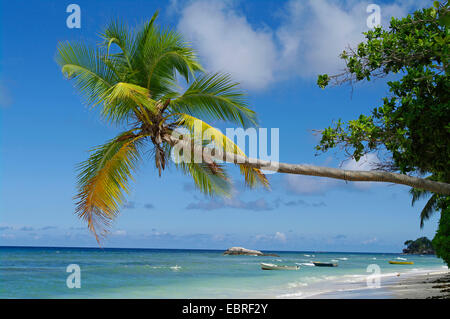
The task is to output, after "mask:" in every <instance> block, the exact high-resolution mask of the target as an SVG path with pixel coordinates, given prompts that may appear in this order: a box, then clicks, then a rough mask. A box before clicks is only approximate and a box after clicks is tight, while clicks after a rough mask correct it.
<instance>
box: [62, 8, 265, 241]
mask: <svg viewBox="0 0 450 319" xmlns="http://www.w3.org/2000/svg"><path fill="white" fill-rule="evenodd" d="M156 16H157V13H155V15H154V16H153V18H152V19H151V20H150V21H149V22H147V23H145V24H144V25H143V26H142V27H141V28H140V29H138V30H137V32H132V31H130V30H129V29H128V27H127V26H126V25H124V24H122V23H119V22H117V21H113V22H111V23H110V24H109V25H108V26H107V27H106V28H105V29H104V31H103V33H102V34H101V38H102V41H101V43H100V45H99V47H98V48H92V47H89V46H87V45H84V44H81V43H68V42H67V43H59V45H58V53H57V57H56V60H57V63H58V64H59V65H60V67H61V69H62V72H63V74H64V75H65V76H66V77H67V78H68V79H72V80H73V81H74V85H75V87H76V88H77V89H78V91H79V92H80V93H81V94H82V95H83V97H84V99H85V101H86V102H87V104H88V105H90V106H100V107H101V115H102V116H103V117H104V118H105V119H107V120H108V121H109V122H112V123H115V124H120V125H122V126H126V127H127V128H128V129H127V130H126V131H124V132H122V133H121V134H119V135H118V136H116V137H115V138H113V139H111V140H110V141H108V142H107V143H106V144H104V145H101V146H98V147H97V148H95V149H93V150H92V154H91V155H90V156H89V158H88V159H87V160H86V161H85V162H83V163H81V164H80V165H79V175H78V193H77V195H76V199H77V201H78V202H77V207H76V213H77V214H78V215H79V216H80V217H81V218H82V219H84V220H85V221H86V222H87V224H88V227H89V229H90V230H91V231H92V232H93V233H94V234H95V237H96V239H97V241H99V239H100V237H103V236H104V235H105V234H106V233H107V228H108V226H109V225H110V223H111V221H112V220H113V219H114V217H116V215H117V214H118V212H119V209H120V206H121V205H122V203H123V201H124V195H125V194H126V193H127V192H128V191H129V181H130V180H131V179H132V173H133V172H134V171H135V169H136V167H137V165H138V164H139V162H140V160H141V158H142V154H143V153H144V152H145V151H146V150H149V151H150V152H151V154H152V156H153V158H154V160H155V165H156V167H157V169H158V171H159V175H160V176H161V171H162V170H164V169H165V167H166V165H167V164H168V160H167V159H168V157H169V156H170V153H171V150H172V148H173V146H174V145H175V142H174V140H173V137H172V136H173V134H174V133H176V132H177V130H179V129H180V128H183V129H184V130H185V132H184V133H183V135H185V136H187V138H185V140H191V141H193V140H195V137H197V136H194V135H195V134H196V133H195V124H196V123H197V124H198V123H200V126H199V127H200V132H201V133H203V132H204V131H205V130H207V129H210V130H211V129H213V128H212V126H211V125H209V124H207V123H206V122H204V121H203V120H200V118H202V119H208V120H222V121H227V122H231V123H234V124H237V125H239V126H242V127H248V126H251V125H255V124H256V116H255V112H253V111H252V110H250V109H249V108H248V106H247V105H246V102H245V99H244V94H243V92H242V91H240V90H239V87H238V84H237V83H234V82H232V81H231V79H230V77H229V76H228V75H226V74H220V73H215V74H207V73H205V72H203V69H202V67H201V65H200V64H199V62H198V59H197V56H196V55H195V53H194V51H193V50H192V48H191V47H190V46H189V45H188V44H187V43H186V42H184V41H183V40H182V38H181V37H180V35H179V34H177V33H176V32H173V31H169V30H164V29H161V28H159V27H157V26H155V19H156ZM178 76H179V77H181V78H182V79H183V80H185V81H186V83H187V84H188V87H187V89H185V90H184V92H182V91H181V89H180V87H179V85H178V84H177V78H178ZM186 131H187V132H186ZM214 135H215V138H214V136H212V137H211V139H210V140H206V141H205V140H201V143H204V144H205V145H206V144H210V143H211V142H213V138H214V143H215V144H216V145H217V144H219V145H220V146H223V147H225V149H226V151H228V152H232V153H235V154H241V155H245V154H244V152H243V151H241V150H240V149H239V148H238V147H237V145H235V144H234V143H233V142H232V141H230V140H228V139H227V138H226V136H225V135H223V134H221V133H220V131H218V130H214ZM202 136H203V134H202ZM185 155H187V154H185ZM192 158H193V157H192ZM175 165H176V166H177V168H179V169H181V170H182V171H183V172H184V173H186V174H189V175H191V176H192V178H193V180H194V182H195V184H196V185H197V186H198V187H199V188H200V189H201V190H202V191H203V192H205V193H208V194H215V193H219V194H223V195H228V194H229V189H230V180H229V178H228V176H227V173H226V171H225V169H224V167H223V166H222V165H221V164H218V163H217V162H216V161H213V160H210V159H207V158H203V159H202V161H201V163H196V162H195V161H194V160H193V159H192V160H191V161H189V162H187V161H181V162H179V163H176V164H175ZM239 166H240V171H241V173H242V174H243V175H244V177H245V181H246V183H247V184H248V185H249V186H251V187H253V186H255V185H257V184H258V183H260V184H262V185H264V186H268V181H267V179H266V177H265V176H264V174H262V173H261V171H260V169H259V168H255V167H249V166H248V165H246V164H245V163H244V164H240V165H239Z"/></svg>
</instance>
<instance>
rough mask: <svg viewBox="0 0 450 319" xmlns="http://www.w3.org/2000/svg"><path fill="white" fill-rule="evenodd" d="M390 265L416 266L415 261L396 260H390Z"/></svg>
mask: <svg viewBox="0 0 450 319" xmlns="http://www.w3.org/2000/svg"><path fill="white" fill-rule="evenodd" d="M389 263H390V264H391V265H414V262H413V261H395V260H389Z"/></svg>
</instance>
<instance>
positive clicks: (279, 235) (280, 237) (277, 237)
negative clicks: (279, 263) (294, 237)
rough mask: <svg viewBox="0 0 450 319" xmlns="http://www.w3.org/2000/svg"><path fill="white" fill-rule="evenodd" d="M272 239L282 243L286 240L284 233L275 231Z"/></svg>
mask: <svg viewBox="0 0 450 319" xmlns="http://www.w3.org/2000/svg"><path fill="white" fill-rule="evenodd" d="M274 239H275V240H278V241H281V242H283V243H284V242H286V235H285V234H284V233H281V232H279V231H277V232H276V233H275V236H274Z"/></svg>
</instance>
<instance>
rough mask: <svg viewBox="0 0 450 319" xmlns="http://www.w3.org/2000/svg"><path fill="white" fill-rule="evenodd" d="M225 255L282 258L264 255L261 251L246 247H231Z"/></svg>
mask: <svg viewBox="0 0 450 319" xmlns="http://www.w3.org/2000/svg"><path fill="white" fill-rule="evenodd" d="M223 254H224V255H246V256H273V257H280V256H278V255H277V254H272V253H263V252H261V251H259V250H252V249H247V248H244V247H231V248H228V249H227V250H226V251H225V252H224V253H223Z"/></svg>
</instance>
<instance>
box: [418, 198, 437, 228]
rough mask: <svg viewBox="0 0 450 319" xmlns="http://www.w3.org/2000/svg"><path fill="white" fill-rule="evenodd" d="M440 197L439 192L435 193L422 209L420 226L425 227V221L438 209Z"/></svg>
mask: <svg viewBox="0 0 450 319" xmlns="http://www.w3.org/2000/svg"><path fill="white" fill-rule="evenodd" d="M438 199H439V196H438V195H437V194H434V195H433V196H431V198H430V199H429V200H428V202H427V203H426V204H425V206H424V207H423V209H422V211H421V212H420V228H423V225H424V222H425V221H426V220H428V219H429V218H430V217H431V216H432V215H433V213H434V212H436V211H437V210H438Z"/></svg>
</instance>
